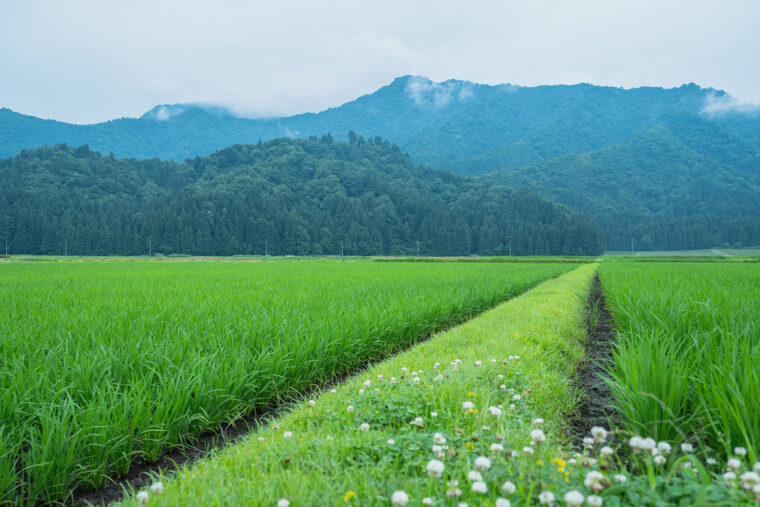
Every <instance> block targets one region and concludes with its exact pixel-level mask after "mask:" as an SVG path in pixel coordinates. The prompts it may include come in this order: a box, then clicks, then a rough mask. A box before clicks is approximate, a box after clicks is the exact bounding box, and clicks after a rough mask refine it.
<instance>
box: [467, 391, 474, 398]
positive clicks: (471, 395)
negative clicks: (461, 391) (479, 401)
mask: <svg viewBox="0 0 760 507" xmlns="http://www.w3.org/2000/svg"><path fill="white" fill-rule="evenodd" d="M467 396H469V397H470V398H472V397H473V396H475V393H473V392H472V391H470V392H469V393H467Z"/></svg>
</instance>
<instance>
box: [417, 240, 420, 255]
mask: <svg viewBox="0 0 760 507" xmlns="http://www.w3.org/2000/svg"><path fill="white" fill-rule="evenodd" d="M419 256H420V242H419V240H417V257H419Z"/></svg>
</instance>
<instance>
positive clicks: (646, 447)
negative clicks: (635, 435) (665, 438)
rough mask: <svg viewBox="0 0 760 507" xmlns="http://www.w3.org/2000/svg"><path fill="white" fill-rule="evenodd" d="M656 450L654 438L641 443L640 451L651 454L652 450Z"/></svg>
mask: <svg viewBox="0 0 760 507" xmlns="http://www.w3.org/2000/svg"><path fill="white" fill-rule="evenodd" d="M656 448H657V442H655V440H654V438H645V439H643V440H642V441H641V450H642V451H649V452H651V451H652V449H656Z"/></svg>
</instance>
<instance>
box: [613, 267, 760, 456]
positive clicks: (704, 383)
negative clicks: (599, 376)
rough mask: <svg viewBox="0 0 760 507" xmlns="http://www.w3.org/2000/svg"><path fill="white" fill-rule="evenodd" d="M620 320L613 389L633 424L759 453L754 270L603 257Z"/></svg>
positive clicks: (758, 284) (757, 278)
mask: <svg viewBox="0 0 760 507" xmlns="http://www.w3.org/2000/svg"><path fill="white" fill-rule="evenodd" d="M600 276H601V278H602V282H603V285H604V288H605V292H606V295H607V301H608V302H609V303H610V306H611V309H612V312H613V314H614V316H615V321H616V323H617V325H618V343H617V346H616V347H615V351H614V358H615V360H614V368H613V370H612V371H611V375H612V377H613V383H612V389H613V391H614V393H615V397H616V399H617V406H618V409H619V411H620V412H621V414H622V415H623V417H624V420H625V422H626V424H627V425H628V427H629V429H630V430H631V431H633V432H638V433H641V434H646V435H651V436H653V437H654V438H658V439H668V440H673V441H678V440H692V439H696V440H698V441H702V442H703V443H705V444H706V445H707V446H709V447H711V448H712V449H713V451H714V452H717V453H718V454H719V455H720V456H722V457H725V456H730V455H732V454H733V452H734V447H733V446H740V447H745V448H746V449H747V451H748V452H749V456H750V457H751V458H752V459H758V457H760V454H759V452H758V451H759V450H760V373H758V367H757V361H758V357H759V356H760V354H759V353H760V297H758V294H760V270H758V269H757V268H756V267H755V266H754V265H753V264H740V263H736V264H728V263H725V264H709V263H678V264H675V263H670V264H668V263H660V264H641V263H624V262H614V263H603V264H602V266H601V270H600Z"/></svg>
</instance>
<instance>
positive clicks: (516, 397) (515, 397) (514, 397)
mask: <svg viewBox="0 0 760 507" xmlns="http://www.w3.org/2000/svg"><path fill="white" fill-rule="evenodd" d="M512 399H513V400H515V401H520V395H519V394H515V395H514V396H512Z"/></svg>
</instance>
